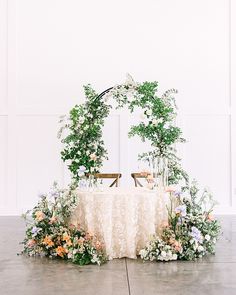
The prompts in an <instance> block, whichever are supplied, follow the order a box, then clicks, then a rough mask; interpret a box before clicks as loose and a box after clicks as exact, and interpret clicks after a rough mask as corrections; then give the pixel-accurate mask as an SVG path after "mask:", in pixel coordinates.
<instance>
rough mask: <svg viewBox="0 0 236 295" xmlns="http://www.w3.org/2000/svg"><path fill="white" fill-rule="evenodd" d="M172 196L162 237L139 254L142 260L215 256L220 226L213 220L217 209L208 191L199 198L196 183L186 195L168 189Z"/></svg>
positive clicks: (185, 191)
mask: <svg viewBox="0 0 236 295" xmlns="http://www.w3.org/2000/svg"><path fill="white" fill-rule="evenodd" d="M167 191H168V192H169V194H170V204H169V206H168V207H167V210H168V223H167V224H166V225H164V226H163V231H162V234H161V236H160V237H156V236H153V237H152V239H151V240H150V242H149V243H148V244H147V246H146V247H145V248H144V249H142V250H141V251H140V253H139V254H140V256H141V258H142V259H143V260H150V261H155V260H157V261H158V260H160V261H170V260H177V259H179V260H195V259H197V258H200V257H203V256H205V255H206V254H208V253H210V254H214V252H215V244H216V241H217V238H218V236H219V233H220V224H219V222H218V220H216V219H214V218H213V215H212V210H213V207H214V205H215V202H214V200H213V199H212V195H211V193H210V192H208V191H207V190H204V191H203V193H202V194H201V195H200V196H199V190H198V188H197V185H196V183H195V182H193V183H192V184H191V185H190V186H187V187H185V188H183V191H181V192H180V191H175V190H174V189H173V188H169V189H167Z"/></svg>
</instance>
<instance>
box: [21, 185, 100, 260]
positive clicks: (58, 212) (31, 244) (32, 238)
mask: <svg viewBox="0 0 236 295" xmlns="http://www.w3.org/2000/svg"><path fill="white" fill-rule="evenodd" d="M76 205H77V197H76V193H75V187H74V186H71V187H70V188H69V189H67V190H61V189H59V188H58V186H57V184H56V183H54V185H53V188H52V190H51V191H50V193H49V194H47V195H41V196H40V200H39V201H38V204H37V205H36V206H35V207H34V208H33V210H31V211H28V212H27V213H26V214H25V215H24V218H25V219H26V223H27V229H26V237H25V239H24V241H23V244H24V249H23V253H26V254H28V255H29V256H46V257H50V258H60V259H65V260H69V261H72V262H73V263H77V264H80V265H85V264H89V263H93V264H99V265H100V264H101V263H103V262H104V261H105V260H106V256H105V252H104V250H103V247H102V244H101V243H100V242H99V241H98V240H97V239H96V237H95V236H93V235H92V234H90V233H88V232H85V231H84V230H83V229H81V228H79V227H75V226H74V225H71V224H70V223H69V221H70V216H71V213H72V212H73V210H74V209H75V207H76Z"/></svg>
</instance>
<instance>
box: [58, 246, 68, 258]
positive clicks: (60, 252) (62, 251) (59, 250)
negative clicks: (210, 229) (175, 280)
mask: <svg viewBox="0 0 236 295" xmlns="http://www.w3.org/2000/svg"><path fill="white" fill-rule="evenodd" d="M56 252H57V255H58V256H60V257H64V255H65V253H66V250H65V248H63V247H62V246H58V247H57V248H56Z"/></svg>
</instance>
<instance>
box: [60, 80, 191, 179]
mask: <svg viewBox="0 0 236 295" xmlns="http://www.w3.org/2000/svg"><path fill="white" fill-rule="evenodd" d="M84 91H85V97H86V101H85V102H84V103H83V104H80V105H76V106H75V107H74V108H72V110H71V111H70V114H69V116H68V117H62V118H61V120H60V122H61V123H63V124H62V127H61V128H60V130H59V134H58V136H59V138H61V137H62V134H63V135H64V133H63V130H67V133H65V135H64V137H63V138H62V143H63V144H64V148H63V150H62V152H61V157H62V159H63V161H67V163H68V168H69V170H70V171H71V173H72V176H73V178H74V179H76V180H79V179H80V176H81V175H83V172H84V171H86V172H88V173H98V172H99V171H100V169H101V167H102V164H103V161H104V160H105V159H108V157H107V150H106V148H105V146H104V141H103V139H102V127H103V125H104V122H105V118H106V117H107V116H108V115H109V112H110V110H111V108H112V106H111V104H110V100H111V99H112V98H113V99H115V101H116V102H117V108H122V107H124V106H127V107H128V109H129V110H130V111H131V113H132V112H134V110H135V109H139V110H141V112H142V115H141V118H140V123H139V124H137V125H134V126H132V127H131V129H130V132H129V136H130V137H131V136H135V135H137V136H139V137H140V138H141V140H142V141H147V140H148V141H149V142H150V143H151V146H152V148H153V149H152V151H150V152H148V153H143V154H141V155H139V158H140V159H143V160H147V159H148V158H149V157H150V156H151V157H165V158H167V159H168V166H169V170H168V171H169V175H168V178H169V183H170V184H176V183H178V182H179V181H180V180H182V179H185V181H188V175H187V173H186V172H185V171H184V170H183V169H182V167H181V164H180V159H179V158H178V157H177V156H176V149H175V144H176V143H178V142H185V139H184V138H183V137H182V132H181V129H180V128H179V127H177V126H176V125H175V118H176V110H177V107H176V104H175V99H174V97H173V95H174V94H176V93H177V90H175V89H170V90H168V91H166V92H165V93H164V94H163V95H161V96H159V95H158V94H157V92H158V82H143V83H136V82H135V81H134V80H133V79H132V77H131V76H129V75H128V76H127V80H126V82H125V83H124V84H121V85H116V86H114V87H111V88H109V89H107V90H105V91H104V92H103V93H101V94H100V95H98V94H97V93H96V92H95V91H94V90H93V88H92V87H91V85H87V86H84Z"/></svg>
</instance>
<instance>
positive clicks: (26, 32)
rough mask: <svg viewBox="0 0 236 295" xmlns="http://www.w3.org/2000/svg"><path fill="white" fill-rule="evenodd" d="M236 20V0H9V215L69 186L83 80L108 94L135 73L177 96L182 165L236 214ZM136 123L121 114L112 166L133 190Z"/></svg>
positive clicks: (0, 53) (111, 126)
mask: <svg viewBox="0 0 236 295" xmlns="http://www.w3.org/2000/svg"><path fill="white" fill-rule="evenodd" d="M235 13H236V4H235V1H232V0H231V1H230V0H227V1H225V0H198V1H197V0H192V1H189V0H179V1H175V0H158V1H156V0H146V1H144V0H138V1H137V0H130V1H126V0H121V1H110V0H100V1H90V0H89V1H76V0H69V1H66V0H50V1H46V0H40V1H39V0H33V1H32V0H11V1H7V0H0V115H1V114H2V115H6V117H1V116H0V119H1V121H0V122H1V125H0V126H1V128H2V129H0V137H1V140H3V143H4V145H3V146H4V147H1V150H0V160H2V158H1V157H3V160H4V163H6V165H7V172H6V174H5V180H3V179H4V178H3V174H4V173H5V172H4V171H5V170H4V169H5V168H4V169H3V168H2V166H1V168H0V178H1V180H0V183H1V181H2V182H4V183H5V188H4V189H2V188H1V189H0V190H2V191H3V190H4V194H5V189H6V191H7V201H6V203H5V205H6V207H7V208H6V212H7V213H6V214H13V213H14V214H15V213H17V212H18V213H19V212H20V211H21V209H22V208H26V207H30V206H31V205H32V204H33V203H34V202H35V200H36V198H37V193H38V192H40V191H44V190H46V189H47V188H48V186H49V185H50V183H51V182H52V180H53V179H58V180H59V181H61V182H62V183H64V185H65V184H66V183H68V181H69V173H68V170H67V168H66V165H64V164H62V163H61V161H60V155H59V150H60V143H59V140H58V139H57V138H56V133H57V129H58V124H57V121H58V115H60V114H64V113H67V112H68V110H69V109H70V108H71V107H72V106H73V105H74V104H76V103H80V102H82V101H83V99H84V97H83V88H82V85H83V84H86V83H89V82H90V83H92V84H93V85H94V87H95V88H96V89H97V91H98V92H100V91H103V90H104V89H106V88H108V87H109V86H112V85H114V84H117V83H120V82H122V81H123V78H124V75H125V73H126V72H129V73H131V74H132V75H133V76H134V78H135V79H136V80H138V81H145V80H158V81H159V82H160V93H161V92H162V91H165V90H166V89H168V88H172V87H175V88H177V89H178V90H179V94H178V96H177V97H176V99H177V104H178V105H179V112H180V118H179V120H178V121H179V123H180V125H181V126H182V127H183V130H184V137H186V138H187V139H189V143H187V144H186V145H185V147H182V148H181V155H182V156H183V158H184V164H185V165H186V166H187V167H186V168H187V170H189V171H190V172H191V175H193V176H195V177H196V178H197V179H198V180H199V183H202V184H203V185H208V186H209V187H210V188H211V189H212V191H213V192H214V193H215V196H216V198H217V199H218V200H219V202H220V204H221V205H220V208H221V209H222V210H221V209H220V210H221V211H222V212H229V209H230V210H231V211H232V212H233V211H234V212H236V202H235V197H236V183H235V179H236V162H235V159H236V154H235V151H236V142H235V135H234V134H235V132H236V119H235V117H236V108H235V101H236V91H235V85H236V75H235V73H236V62H235V61H236V57H235V52H236V50H235V49H236V39H235V36H236V32H235V30H236V26H235V17H234V15H235ZM230 25H231V26H230ZM230 98H231V99H230ZM230 101H231V103H230ZM135 120H138V117H135V116H133V117H130V115H129V114H128V113H127V112H126V111H124V112H120V113H116V112H112V115H111V116H110V117H109V118H108V119H107V122H106V125H105V127H104V140H105V142H106V145H107V149H108V152H109V156H110V160H109V162H106V163H104V171H111V170H113V171H115V170H116V171H118V170H120V172H121V173H122V174H123V177H122V178H123V181H122V184H123V185H128V184H130V183H132V182H131V179H130V173H131V172H133V171H136V170H137V168H138V164H137V161H136V158H137V154H138V153H140V152H142V151H143V150H145V149H147V148H148V145H147V144H143V143H142V142H141V141H140V140H139V139H138V138H132V139H128V136H127V133H128V130H129V126H130V125H131V124H133V123H134V122H135ZM6 122H7V124H6ZM5 140H6V141H7V143H6V144H5ZM222 142H223V144H222ZM1 143H2V142H1ZM6 146H7V150H6V151H5V148H6ZM2 150H4V152H3V153H2ZM5 153H6V155H5ZM4 165H5V164H4ZM45 167H47V169H45ZM219 167H220V169H219V171H218V168H219ZM35 168H37V169H35ZM16 171H17V173H16ZM62 171H64V172H62ZM216 171H217V172H216ZM62 174H63V175H62ZM2 187H3V186H2ZM1 193H2V192H1ZM0 202H1V201H0ZM223 204H224V206H223ZM0 206H1V205H0ZM223 207H225V208H226V207H227V208H226V209H225V208H223ZM17 208H18V209H17ZM17 210H18V211H17Z"/></svg>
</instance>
